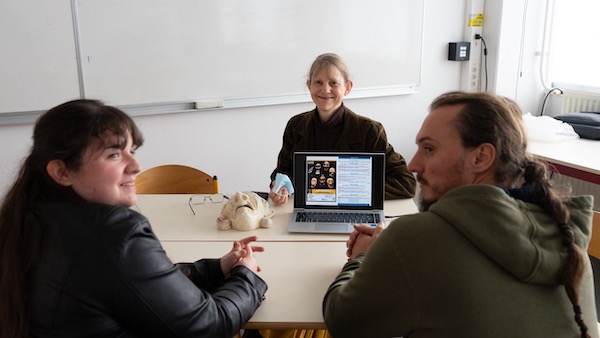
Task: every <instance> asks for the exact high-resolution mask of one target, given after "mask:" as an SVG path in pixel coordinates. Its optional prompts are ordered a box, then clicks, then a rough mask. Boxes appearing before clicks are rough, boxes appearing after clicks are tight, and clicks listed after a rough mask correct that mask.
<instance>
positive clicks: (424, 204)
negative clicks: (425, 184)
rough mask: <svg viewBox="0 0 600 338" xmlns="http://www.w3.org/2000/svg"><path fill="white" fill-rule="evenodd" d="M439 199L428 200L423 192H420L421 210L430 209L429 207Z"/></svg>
mask: <svg viewBox="0 0 600 338" xmlns="http://www.w3.org/2000/svg"><path fill="white" fill-rule="evenodd" d="M435 202H437V200H426V199H424V198H423V193H422V192H419V211H420V212H424V211H429V208H430V207H431V206H432V205H434V204H435Z"/></svg>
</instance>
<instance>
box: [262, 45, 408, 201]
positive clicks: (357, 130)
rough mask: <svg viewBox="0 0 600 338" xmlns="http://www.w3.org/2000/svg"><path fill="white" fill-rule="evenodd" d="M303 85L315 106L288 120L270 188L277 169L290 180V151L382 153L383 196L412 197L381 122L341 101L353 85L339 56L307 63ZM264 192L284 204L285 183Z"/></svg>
mask: <svg viewBox="0 0 600 338" xmlns="http://www.w3.org/2000/svg"><path fill="white" fill-rule="evenodd" d="M306 85H307V86H308V89H309V91H310V97H311V98H312V100H313V102H314V103H315V105H316V107H315V109H313V110H311V111H308V112H304V113H301V114H298V115H296V116H294V117H292V118H291V119H290V120H289V121H288V123H287V126H286V127H285V131H284V133H283V145H282V147H281V150H280V152H279V155H278V157H277V167H276V168H275V170H273V172H272V174H271V187H272V186H273V182H274V180H275V175H276V174H277V173H283V174H286V175H288V176H289V177H290V178H291V179H292V181H293V170H292V164H293V155H294V152H296V151H307V150H323V151H329V150H341V151H355V152H383V153H385V154H386V161H387V162H386V173H385V198H386V199H398V198H410V197H413V196H414V194H415V188H416V181H415V178H414V176H413V175H412V174H411V173H410V172H409V171H408V169H407V167H406V161H405V159H404V158H403V157H402V155H400V154H398V153H397V152H396V151H394V147H392V145H391V144H389V143H388V141H387V135H386V132H385V129H384V127H383V125H382V124H381V123H379V122H377V121H375V120H372V119H370V118H368V117H365V116H361V115H358V114H356V113H354V112H353V111H352V110H350V109H349V108H348V107H346V106H345V105H344V103H343V100H344V97H346V95H348V94H349V93H350V91H351V90H352V86H353V83H352V80H351V79H350V72H349V70H348V66H347V65H346V63H345V61H344V60H343V59H342V58H341V57H340V56H339V55H337V54H333V53H326V54H322V55H319V56H318V57H317V58H316V59H315V60H314V62H313V63H312V66H311V67H310V71H309V73H308V80H307V81H306ZM269 197H270V198H271V199H272V200H273V201H274V202H275V203H277V204H285V203H287V201H288V191H287V189H286V188H285V187H283V188H281V189H280V190H279V191H272V190H270V193H269Z"/></svg>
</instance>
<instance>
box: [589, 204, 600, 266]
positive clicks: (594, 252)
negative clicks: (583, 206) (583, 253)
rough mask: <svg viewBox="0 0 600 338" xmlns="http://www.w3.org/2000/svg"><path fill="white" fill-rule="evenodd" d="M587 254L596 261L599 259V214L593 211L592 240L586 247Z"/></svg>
mask: <svg viewBox="0 0 600 338" xmlns="http://www.w3.org/2000/svg"><path fill="white" fill-rule="evenodd" d="M588 254H589V255H590V256H592V257H595V258H596V259H600V212H598V211H594V218H593V220H592V239H591V240H590V246H589V247H588Z"/></svg>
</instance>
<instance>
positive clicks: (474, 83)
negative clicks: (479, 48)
mask: <svg viewBox="0 0 600 338" xmlns="http://www.w3.org/2000/svg"><path fill="white" fill-rule="evenodd" d="M468 67H469V70H468V78H467V82H468V83H467V91H470V92H474V91H478V90H479V62H477V61H472V62H469V65H468Z"/></svg>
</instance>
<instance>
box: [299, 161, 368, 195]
mask: <svg viewBox="0 0 600 338" xmlns="http://www.w3.org/2000/svg"><path fill="white" fill-rule="evenodd" d="M372 160H373V159H372V157H371V156H359V155H358V156H352V155H350V156H320V155H319V156H317V155H315V156H310V155H309V156H307V157H306V161H305V173H306V178H305V181H304V182H306V185H307V186H306V190H305V191H306V205H319V206H371V201H372V199H371V192H372V187H371V184H372V179H371V177H372V175H373V172H372V170H373V165H372Z"/></svg>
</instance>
